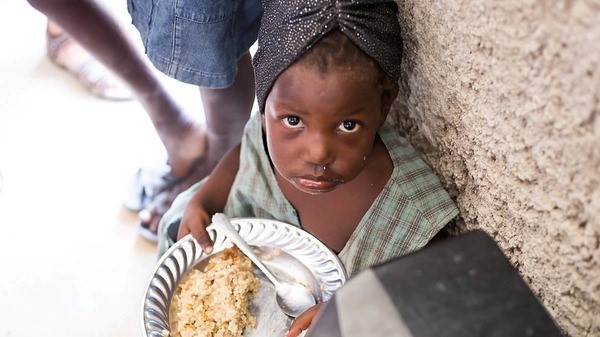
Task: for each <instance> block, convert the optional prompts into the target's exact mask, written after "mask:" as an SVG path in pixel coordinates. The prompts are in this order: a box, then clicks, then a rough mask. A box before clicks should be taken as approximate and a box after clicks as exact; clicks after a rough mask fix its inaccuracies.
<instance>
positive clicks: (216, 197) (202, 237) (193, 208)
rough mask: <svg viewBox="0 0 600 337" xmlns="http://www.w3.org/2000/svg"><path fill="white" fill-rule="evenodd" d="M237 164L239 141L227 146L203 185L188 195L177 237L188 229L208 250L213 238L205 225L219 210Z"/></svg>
mask: <svg viewBox="0 0 600 337" xmlns="http://www.w3.org/2000/svg"><path fill="white" fill-rule="evenodd" d="M239 166H240V145H239V144H238V145H237V146H236V147H234V148H233V149H231V150H230V151H229V152H228V153H227V154H226V155H225V156H224V157H223V158H222V159H221V161H220V162H219V164H217V166H216V167H215V168H214V170H213V171H212V172H211V174H210V175H209V176H208V178H206V181H205V183H204V185H202V187H201V188H200V189H199V190H198V191H197V192H196V193H195V194H194V196H192V198H191V199H190V201H189V203H188V205H187V206H186V208H185V211H184V212H183V217H182V218H181V225H180V226H179V233H178V234H177V239H178V240H179V239H181V238H182V237H184V236H185V235H187V234H189V233H192V235H193V236H194V238H196V240H197V241H198V243H199V244H200V246H201V247H202V250H203V251H204V252H206V253H210V252H212V248H213V247H212V246H213V242H212V240H211V239H210V236H208V232H207V231H206V226H208V225H209V224H210V222H211V217H212V215H213V214H215V213H217V212H223V209H224V208H225V203H226V202H227V197H228V196H229V191H230V190H231V186H232V185H233V181H234V179H235V176H236V174H237V172H238V169H239Z"/></svg>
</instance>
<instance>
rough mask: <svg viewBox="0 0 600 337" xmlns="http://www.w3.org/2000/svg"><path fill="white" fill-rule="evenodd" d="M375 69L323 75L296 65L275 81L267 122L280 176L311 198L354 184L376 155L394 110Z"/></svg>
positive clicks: (274, 161)
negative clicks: (381, 132) (382, 129)
mask: <svg viewBox="0 0 600 337" xmlns="http://www.w3.org/2000/svg"><path fill="white" fill-rule="evenodd" d="M376 79H377V74H376V71H375V70H374V69H370V68H367V69H356V70H353V69H348V70H340V69H334V70H332V71H330V72H329V73H327V74H325V75H324V74H321V73H319V72H318V71H317V70H315V69H313V68H312V67H309V66H305V65H302V64H298V63H296V64H294V65H292V66H291V67H289V68H288V69H287V70H286V71H284V72H283V73H282V74H281V75H280V76H279V78H278V79H277V80H276V81H275V83H274V85H273V88H272V89H271V92H270V93H269V95H268V97H267V100H266V102H265V113H264V115H263V116H262V119H263V120H262V123H263V128H264V130H265V134H266V138H267V146H268V150H269V155H270V157H271V160H272V162H273V165H274V166H275V170H276V171H277V173H278V174H279V175H280V176H281V177H283V178H284V179H285V180H287V181H289V182H290V183H291V184H292V185H293V186H295V187H296V188H298V189H299V190H301V191H304V192H306V193H310V194H320V193H325V192H329V191H332V190H333V189H335V188H337V187H339V186H341V185H342V184H344V183H347V182H349V181H351V180H352V179H354V178H355V177H356V176H357V175H358V174H359V173H360V172H361V170H362V168H363V166H364V165H365V163H366V161H367V160H368V158H369V155H370V153H371V151H372V148H373V144H374V141H375V137H376V134H377V130H378V129H379V127H380V126H381V125H382V124H383V122H384V120H385V117H386V116H387V112H388V109H389V105H387V106H385V104H382V90H381V89H380V87H379V86H378V85H377V82H376Z"/></svg>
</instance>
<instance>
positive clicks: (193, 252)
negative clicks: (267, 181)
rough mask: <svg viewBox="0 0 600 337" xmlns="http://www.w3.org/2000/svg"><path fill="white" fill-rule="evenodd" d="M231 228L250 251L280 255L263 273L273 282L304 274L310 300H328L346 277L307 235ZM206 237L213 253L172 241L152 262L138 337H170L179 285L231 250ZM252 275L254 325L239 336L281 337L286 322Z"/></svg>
mask: <svg viewBox="0 0 600 337" xmlns="http://www.w3.org/2000/svg"><path fill="white" fill-rule="evenodd" d="M231 223H232V224H233V226H234V227H235V229H236V230H237V231H238V232H239V233H240V235H241V236H242V237H243V238H244V239H245V240H246V242H248V244H250V245H252V246H256V247H257V250H258V251H259V252H260V253H261V254H271V253H272V252H273V251H275V252H277V251H281V252H283V254H280V255H281V258H273V259H269V261H268V264H269V265H268V267H269V268H270V270H272V271H273V272H274V273H275V274H276V276H278V277H283V278H286V277H287V278H289V277H292V276H294V277H297V275H301V274H302V271H304V270H306V269H308V270H309V271H310V273H311V274H312V276H313V277H314V278H315V279H316V280H317V283H318V284H319V287H318V289H316V290H315V291H316V292H317V294H315V295H317V298H320V300H322V301H328V300H329V299H331V297H332V296H333V293H334V292H335V290H337V289H338V288H339V287H341V286H342V285H343V284H344V283H345V282H346V279H347V275H346V271H345V270H344V267H343V265H342V263H341V262H340V260H339V259H338V257H337V255H336V254H335V253H333V252H332V251H331V250H329V249H328V248H327V247H326V246H325V245H324V244H323V243H322V242H320V241H319V240H318V239H317V238H315V237H314V236H312V235H311V234H309V233H308V232H306V231H304V230H302V229H300V228H298V227H296V226H293V225H290V224H287V223H284V222H281V221H276V220H269V219H258V218H243V219H232V220H231ZM207 231H208V233H209V235H210V237H211V238H212V239H213V242H214V249H213V252H212V253H211V254H210V255H207V254H205V253H204V252H202V250H201V249H200V245H199V244H198V243H197V242H196V240H195V239H194V238H193V237H192V236H191V235H188V236H186V237H184V238H182V239H181V240H179V241H177V242H176V243H175V244H174V245H173V246H172V247H171V248H170V249H169V250H168V251H167V252H166V253H165V254H164V255H163V256H162V257H161V258H160V260H159V261H158V263H157V265H156V267H155V269H154V271H153V273H152V277H151V278H150V281H149V282H148V285H147V287H146V291H145V293H144V299H143V302H142V317H141V321H142V322H141V323H142V333H143V336H144V337H165V336H170V323H169V311H170V306H171V298H172V297H173V294H174V292H175V291H176V289H177V285H178V283H179V282H180V280H181V279H182V278H183V276H185V274H186V273H187V272H188V271H189V270H191V269H192V268H195V267H196V266H197V265H198V264H199V263H201V262H202V261H203V260H205V259H206V258H207V257H209V256H212V255H214V254H217V253H219V252H220V251H222V250H223V249H225V248H227V247H230V246H231V242H230V241H229V239H227V237H225V236H224V235H223V234H221V233H219V232H218V231H216V230H215V229H214V228H213V227H212V226H208V227H207ZM271 255H278V254H271ZM290 257H291V258H290ZM301 269H302V270H301ZM255 274H256V275H257V276H258V277H259V278H260V279H261V287H260V291H259V293H258V294H257V296H256V298H255V299H254V300H253V301H252V309H251V310H252V313H253V314H254V315H255V317H256V320H257V325H256V327H254V328H252V329H249V330H248V331H247V332H246V333H245V334H244V335H245V336H247V337H251V336H265V335H267V336H272V335H283V333H285V331H286V330H287V326H288V325H289V323H290V322H291V319H290V318H289V317H287V316H286V315H285V314H283V313H282V312H281V310H280V309H279V307H278V306H277V304H276V302H275V290H274V288H273V285H272V284H271V283H270V282H269V281H267V279H266V278H265V277H264V275H262V273H260V272H259V271H258V269H257V268H255ZM299 281H302V280H299Z"/></svg>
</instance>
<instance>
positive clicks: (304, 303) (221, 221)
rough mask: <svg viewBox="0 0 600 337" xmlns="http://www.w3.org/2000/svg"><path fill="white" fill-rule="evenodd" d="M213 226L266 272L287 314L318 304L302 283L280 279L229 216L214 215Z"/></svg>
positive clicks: (277, 298)
mask: <svg viewBox="0 0 600 337" xmlns="http://www.w3.org/2000/svg"><path fill="white" fill-rule="evenodd" d="M212 223H213V226H214V227H215V228H216V229H218V230H220V231H221V232H222V233H223V234H225V236H227V237H228V238H229V240H230V241H231V242H233V243H234V244H235V245H236V246H237V247H238V248H239V249H240V250H241V251H242V253H244V254H245V255H246V256H248V258H249V259H250V260H251V261H252V262H254V264H255V265H256V266H257V267H258V268H259V269H260V270H261V271H262V272H263V273H264V274H265V276H266V277H267V278H268V279H269V281H271V283H273V286H275V292H276V300H277V304H278V305H279V307H280V308H281V311H283V312H284V313H285V314H286V315H288V316H291V317H298V316H299V315H300V314H301V313H303V312H304V311H306V309H308V308H310V307H312V306H313V305H315V304H316V299H315V296H314V295H313V294H312V293H311V292H310V291H309V290H308V289H307V288H306V287H305V286H303V285H302V284H300V283H298V282H288V281H282V280H279V279H277V278H276V277H275V275H273V273H271V271H270V270H269V269H267V267H266V266H265V265H264V264H263V263H262V261H261V260H260V259H259V258H258V256H256V254H255V253H254V251H253V250H252V248H251V247H250V246H249V245H248V244H247V243H246V241H245V240H244V239H243V238H242V237H241V236H240V234H239V233H238V232H237V231H236V230H235V228H233V225H232V224H231V222H229V218H227V216H226V215H225V214H223V213H216V214H215V215H213V217H212Z"/></svg>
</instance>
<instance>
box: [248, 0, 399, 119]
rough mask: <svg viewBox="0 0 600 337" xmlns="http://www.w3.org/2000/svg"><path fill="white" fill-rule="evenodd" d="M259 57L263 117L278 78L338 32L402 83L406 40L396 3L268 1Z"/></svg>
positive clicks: (371, 0)
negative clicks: (404, 42)
mask: <svg viewBox="0 0 600 337" xmlns="http://www.w3.org/2000/svg"><path fill="white" fill-rule="evenodd" d="M262 3H263V8H264V13H263V17H262V22H261V27H260V31H259V33H258V50H257V52H256V55H255V56H254V60H253V63H254V69H255V73H256V96H257V99H258V107H259V108H260V112H261V113H263V112H264V108H265V100H266V98H267V95H268V93H269V91H270V90H271V87H272V86H273V83H274V82H275V80H276V79H277V77H278V76H279V75H280V74H281V73H282V72H283V71H284V70H285V69H287V68H288V67H289V66H290V65H292V64H293V63H294V62H295V61H296V60H297V59H298V58H299V57H300V56H301V55H302V54H304V53H305V52H306V51H307V50H308V49H310V48H311V47H312V46H313V45H314V44H315V43H316V42H317V41H318V40H319V39H320V38H321V37H323V36H324V35H325V34H327V33H328V32H330V31H332V30H333V29H339V30H340V31H341V32H342V33H343V34H345V35H346V36H348V38H350V39H351V40H352V41H353V42H354V43H355V44H356V45H357V46H358V47H359V48H360V49H362V50H363V51H364V52H365V53H366V54H367V55H369V56H370V57H371V58H373V59H374V60H375V61H376V62H377V63H378V64H379V66H380V67H381V68H382V69H383V70H384V71H385V72H386V73H387V74H388V75H389V76H390V77H392V78H393V79H394V80H396V81H398V79H399V78H400V60H401V58H402V38H401V36H400V25H399V23H398V18H397V16H396V15H397V12H398V5H397V4H396V2H395V1H393V0H263V1H262Z"/></svg>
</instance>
